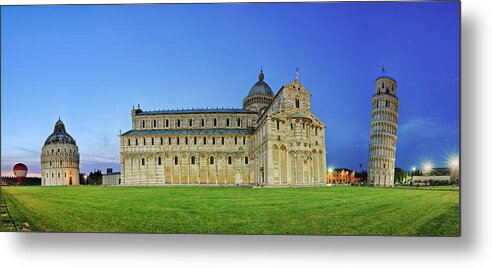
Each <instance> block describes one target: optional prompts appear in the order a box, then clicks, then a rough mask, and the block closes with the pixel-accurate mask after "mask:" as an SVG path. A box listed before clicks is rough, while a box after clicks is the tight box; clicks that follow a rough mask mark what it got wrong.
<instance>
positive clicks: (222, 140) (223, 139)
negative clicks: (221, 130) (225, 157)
mask: <svg viewBox="0 0 492 268" xmlns="http://www.w3.org/2000/svg"><path fill="white" fill-rule="evenodd" d="M222 145H224V137H222Z"/></svg>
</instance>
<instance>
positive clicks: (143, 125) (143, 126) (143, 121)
mask: <svg viewBox="0 0 492 268" xmlns="http://www.w3.org/2000/svg"><path fill="white" fill-rule="evenodd" d="M142 128H145V120H142Z"/></svg>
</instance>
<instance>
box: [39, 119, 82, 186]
mask: <svg viewBox="0 0 492 268" xmlns="http://www.w3.org/2000/svg"><path fill="white" fill-rule="evenodd" d="M41 185H43V186H64V185H79V149H78V147H77V144H76V143H75V140H74V139H73V138H72V137H71V136H70V135H69V134H68V133H67V132H66V130H65V125H64V124H63V122H62V121H61V120H58V121H57V122H56V124H55V129H54V130H53V133H52V134H51V135H50V136H49V137H48V138H47V139H46V141H45V143H44V146H43V148H42V149H41Z"/></svg>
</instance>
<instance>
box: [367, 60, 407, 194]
mask: <svg viewBox="0 0 492 268" xmlns="http://www.w3.org/2000/svg"><path fill="white" fill-rule="evenodd" d="M399 103H400V102H399V100H398V98H397V97H396V80H395V79H393V78H391V77H389V76H386V75H385V71H384V68H383V74H382V75H381V76H380V77H378V78H377V79H376V93H375V94H374V95H373V96H372V113H371V131H370V134H369V140H370V142H369V162H368V181H367V182H368V184H369V185H371V186H378V187H392V186H393V185H394V173H395V155H396V138H397V136H396V130H397V129H398V106H399Z"/></svg>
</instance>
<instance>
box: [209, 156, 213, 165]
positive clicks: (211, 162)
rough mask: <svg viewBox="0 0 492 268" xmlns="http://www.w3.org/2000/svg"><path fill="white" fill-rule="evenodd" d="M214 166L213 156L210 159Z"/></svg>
mask: <svg viewBox="0 0 492 268" xmlns="http://www.w3.org/2000/svg"><path fill="white" fill-rule="evenodd" d="M213 164H214V157H213V156H211V157H210V165H213Z"/></svg>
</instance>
